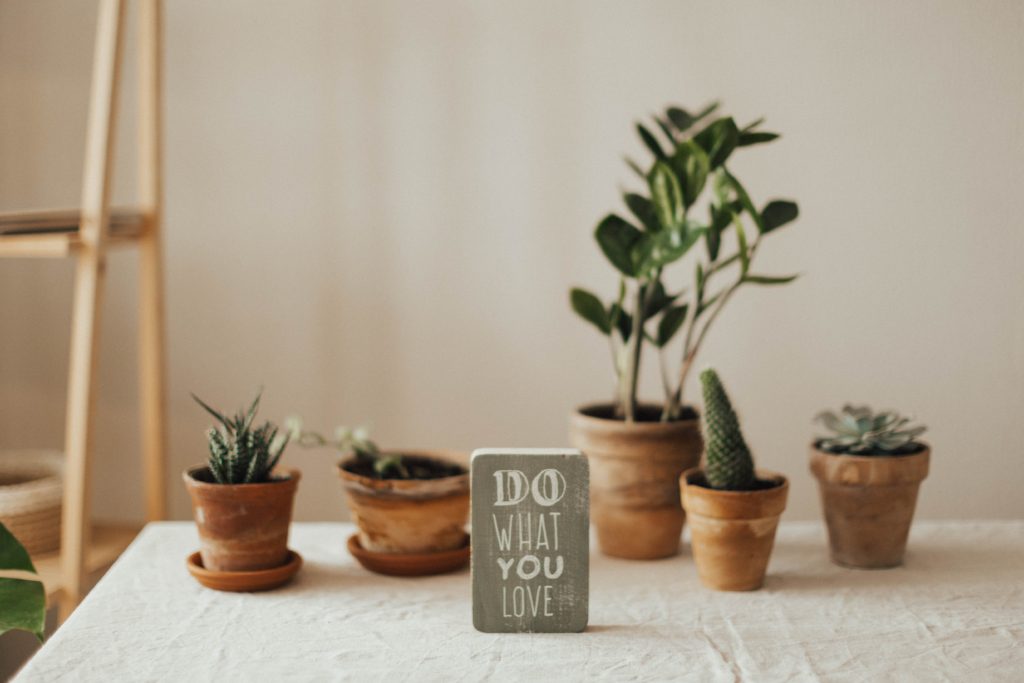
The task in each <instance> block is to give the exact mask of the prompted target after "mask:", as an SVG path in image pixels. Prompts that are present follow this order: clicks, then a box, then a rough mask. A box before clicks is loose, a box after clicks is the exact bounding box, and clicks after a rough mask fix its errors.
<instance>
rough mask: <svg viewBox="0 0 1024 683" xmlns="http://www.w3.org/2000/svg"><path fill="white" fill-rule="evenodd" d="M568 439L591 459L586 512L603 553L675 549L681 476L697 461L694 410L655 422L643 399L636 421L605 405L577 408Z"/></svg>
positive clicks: (651, 553)
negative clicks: (615, 413)
mask: <svg viewBox="0 0 1024 683" xmlns="http://www.w3.org/2000/svg"><path fill="white" fill-rule="evenodd" d="M569 437H570V441H571V443H572V445H573V446H574V447H575V448H578V449H580V450H581V451H583V452H584V453H585V454H586V456H587V459H588V460H589V462H590V510H591V519H592V520H593V522H594V526H595V527H596V528H597V540H598V545H599V547H600V549H601V552H603V553H604V554H606V555H610V556H612V557H622V558H626V559H634V560H653V559H658V558H663V557H671V556H673V555H675V554H676V553H678V552H679V542H680V537H681V535H682V531H683V523H684V521H685V519H686V515H685V513H684V511H683V509H682V507H681V506H680V504H679V475H680V474H682V473H683V472H684V471H685V470H687V469H690V468H692V467H696V466H697V465H698V464H699V463H700V458H701V453H702V452H703V450H704V443H703V440H702V439H701V433H700V425H699V421H698V415H697V412H696V411H695V410H693V409H692V408H689V407H687V408H686V409H685V411H684V414H683V419H681V420H678V421H676V422H661V407H660V406H657V405H653V404H642V405H640V406H638V408H637V419H636V421H635V422H632V423H627V422H624V421H623V420H620V419H616V418H614V417H613V408H612V406H611V405H610V404H593V405H587V406H582V407H580V408H579V409H578V410H577V411H576V412H575V413H573V415H572V416H571V418H570V422H569Z"/></svg>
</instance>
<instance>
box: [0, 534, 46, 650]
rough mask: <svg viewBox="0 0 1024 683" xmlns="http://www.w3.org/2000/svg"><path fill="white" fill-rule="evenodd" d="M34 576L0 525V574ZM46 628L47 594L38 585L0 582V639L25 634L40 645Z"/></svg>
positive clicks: (16, 580)
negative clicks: (10, 633)
mask: <svg viewBox="0 0 1024 683" xmlns="http://www.w3.org/2000/svg"><path fill="white" fill-rule="evenodd" d="M5 571H17V572H27V573H29V574H35V573H36V568H35V566H33V564H32V560H31V558H29V556H28V553H27V552H25V547H24V546H22V545H21V543H20V542H19V541H18V539H17V538H15V537H14V534H12V533H11V532H10V530H9V529H8V528H7V527H5V526H4V525H3V524H2V523H0V572H5ZM45 626H46V591H45V589H44V588H43V584H42V582H41V581H38V580H32V579H24V578H13V577H10V578H9V577H3V578H0V635H2V634H4V633H7V632H8V631H13V630H19V631H28V632H29V633H33V634H35V636H36V638H38V639H39V640H40V642H42V640H43V630H44V628H45Z"/></svg>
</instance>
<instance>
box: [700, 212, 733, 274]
mask: <svg viewBox="0 0 1024 683" xmlns="http://www.w3.org/2000/svg"><path fill="white" fill-rule="evenodd" d="M708 213H709V215H710V218H711V222H710V223H709V224H708V231H707V235H706V236H705V244H706V246H707V249H708V258H709V259H711V260H712V261H715V260H717V259H718V253H719V251H720V249H721V247H722V232H723V231H724V230H725V229H726V228H727V227H729V223H731V222H732V212H731V211H729V210H728V209H726V208H723V207H721V206H719V205H717V204H710V205H708Z"/></svg>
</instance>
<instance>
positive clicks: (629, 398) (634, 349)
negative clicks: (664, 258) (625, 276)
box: [624, 282, 652, 422]
mask: <svg viewBox="0 0 1024 683" xmlns="http://www.w3.org/2000/svg"><path fill="white" fill-rule="evenodd" d="M648 289H652V288H651V287H648ZM644 290H645V287H644V286H643V285H642V284H640V283H639V282H637V286H636V301H635V308H634V309H633V331H632V332H631V333H630V335H629V344H630V346H629V359H628V365H627V366H626V377H627V379H628V382H627V383H626V387H624V392H625V396H624V399H625V406H624V407H625V412H626V422H633V421H634V420H635V419H636V390H637V385H638V382H639V380H640V351H641V350H642V349H643V337H644V313H645V311H646V309H647V302H646V298H645V296H644V294H645V291H644Z"/></svg>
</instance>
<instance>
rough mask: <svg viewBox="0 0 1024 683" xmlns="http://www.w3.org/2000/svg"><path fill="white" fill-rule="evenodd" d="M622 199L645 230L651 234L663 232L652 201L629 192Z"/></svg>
mask: <svg viewBox="0 0 1024 683" xmlns="http://www.w3.org/2000/svg"><path fill="white" fill-rule="evenodd" d="M622 199H623V200H624V201H625V202H626V206H627V207H629V210H630V212H631V213H632V214H633V215H634V216H636V218H637V220H638V221H640V222H641V223H642V224H643V226H644V227H645V228H647V229H648V230H650V231H651V232H658V231H659V230H661V223H659V222H658V215H657V213H656V212H655V211H654V204H652V203H651V200H650V199H648V198H647V197H645V196H643V195H640V194H636V193H634V192H627V193H626V194H624V195H622Z"/></svg>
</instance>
